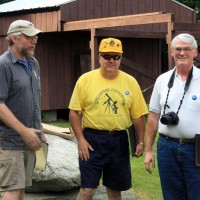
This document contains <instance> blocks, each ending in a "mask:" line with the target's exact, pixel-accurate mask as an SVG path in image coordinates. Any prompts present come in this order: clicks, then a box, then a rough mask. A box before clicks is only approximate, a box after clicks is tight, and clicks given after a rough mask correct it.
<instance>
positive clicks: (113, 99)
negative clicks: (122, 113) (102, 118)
mask: <svg viewBox="0 0 200 200" xmlns="http://www.w3.org/2000/svg"><path fill="white" fill-rule="evenodd" d="M95 104H100V105H103V106H104V113H105V114H106V113H107V114H118V108H119V104H120V105H125V97H124V95H123V94H122V93H121V92H120V91H118V90H116V89H114V88H106V89H104V90H102V91H100V92H99V94H98V95H97V97H96V98H95Z"/></svg>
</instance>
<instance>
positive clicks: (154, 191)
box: [49, 120, 163, 200]
mask: <svg viewBox="0 0 200 200" xmlns="http://www.w3.org/2000/svg"><path fill="white" fill-rule="evenodd" d="M49 124H51V125H54V126H59V127H64V128H66V127H69V122H68V121H64V120H58V121H56V122H51V123H49ZM156 142H157V138H156ZM156 142H155V144H156ZM155 144H154V145H155ZM154 148H155V147H154ZM131 171H132V185H133V187H132V189H131V191H132V192H133V193H134V194H135V196H136V198H137V200H162V199H163V198H162V192H161V186H160V179H159V174H158V168H157V163H156V167H155V169H153V173H152V174H149V173H148V172H147V171H146V169H145V167H144V155H143V156H142V157H140V158H135V157H131Z"/></svg>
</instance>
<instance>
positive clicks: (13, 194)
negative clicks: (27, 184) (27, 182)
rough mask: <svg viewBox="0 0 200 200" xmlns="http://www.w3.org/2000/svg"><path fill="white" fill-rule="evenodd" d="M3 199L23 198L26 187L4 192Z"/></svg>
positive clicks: (14, 199)
mask: <svg viewBox="0 0 200 200" xmlns="http://www.w3.org/2000/svg"><path fill="white" fill-rule="evenodd" d="M2 195H3V196H2V199H1V200H23V198H24V189H21V190H11V191H6V192H3V194H2Z"/></svg>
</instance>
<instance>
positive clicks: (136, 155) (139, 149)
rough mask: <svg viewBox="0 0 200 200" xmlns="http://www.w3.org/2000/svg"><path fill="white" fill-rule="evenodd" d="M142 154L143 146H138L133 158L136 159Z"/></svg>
mask: <svg viewBox="0 0 200 200" xmlns="http://www.w3.org/2000/svg"><path fill="white" fill-rule="evenodd" d="M143 152H144V144H142V143H141V144H138V145H137V147H136V151H135V157H136V158H138V157H140V156H142V155H143Z"/></svg>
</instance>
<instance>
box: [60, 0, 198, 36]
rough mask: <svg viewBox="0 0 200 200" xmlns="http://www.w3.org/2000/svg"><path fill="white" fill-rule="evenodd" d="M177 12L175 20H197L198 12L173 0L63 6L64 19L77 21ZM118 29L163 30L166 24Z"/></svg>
mask: <svg viewBox="0 0 200 200" xmlns="http://www.w3.org/2000/svg"><path fill="white" fill-rule="evenodd" d="M160 11H163V12H170V13H175V22H184V21H185V22H196V13H195V11H192V10H190V9H188V8H186V7H183V6H181V5H180V4H177V3H175V2H173V1H171V0H123V1H122V0H79V1H75V2H72V3H70V4H65V5H62V6H61V20H62V21H77V20H85V19H96V18H104V17H113V16H123V15H130V14H140V13H150V12H160ZM116 29H117V30H132V31H148V32H149V31H150V32H163V31H166V30H167V27H166V24H154V25H139V26H128V27H118V28H116Z"/></svg>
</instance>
